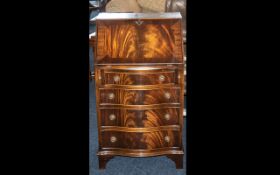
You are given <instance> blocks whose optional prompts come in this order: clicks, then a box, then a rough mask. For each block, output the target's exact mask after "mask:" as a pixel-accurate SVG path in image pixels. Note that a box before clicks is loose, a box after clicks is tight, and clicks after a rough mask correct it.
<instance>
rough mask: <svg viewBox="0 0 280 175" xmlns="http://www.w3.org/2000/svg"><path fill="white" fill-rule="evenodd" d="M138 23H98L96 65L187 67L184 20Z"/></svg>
mask: <svg viewBox="0 0 280 175" xmlns="http://www.w3.org/2000/svg"><path fill="white" fill-rule="evenodd" d="M137 22H138V21H137V20H130V21H126V22H123V21H100V22H97V30H98V35H97V55H96V56H97V58H96V64H100V63H170V62H171V63H183V59H182V56H183V55H182V38H181V22H180V20H166V21H163V22H158V21H153V20H151V21H142V24H141V26H140V25H138V24H137ZM119 43H122V44H119Z"/></svg>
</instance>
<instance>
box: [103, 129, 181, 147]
mask: <svg viewBox="0 0 280 175" xmlns="http://www.w3.org/2000/svg"><path fill="white" fill-rule="evenodd" d="M179 146H180V136H179V131H174V130H161V131H153V132H142V133H141V132H120V131H103V132H101V147H102V148H126V149H155V148H164V147H179Z"/></svg>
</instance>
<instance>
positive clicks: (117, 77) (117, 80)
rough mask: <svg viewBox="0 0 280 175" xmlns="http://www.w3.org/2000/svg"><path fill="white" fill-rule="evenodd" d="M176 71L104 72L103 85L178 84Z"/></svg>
mask: <svg viewBox="0 0 280 175" xmlns="http://www.w3.org/2000/svg"><path fill="white" fill-rule="evenodd" d="M176 75H177V73H176V72H175V71H174V70H173V71H164V72H163V71H162V72H155V73H148V72H141V73H121V72H104V76H103V77H105V78H104V81H103V84H104V85H160V84H178V80H177V79H176V78H177V76H176Z"/></svg>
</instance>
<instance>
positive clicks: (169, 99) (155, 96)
mask: <svg viewBox="0 0 280 175" xmlns="http://www.w3.org/2000/svg"><path fill="white" fill-rule="evenodd" d="M179 94H180V89H174V88H173V89H171V88H165V89H164V88H159V89H152V90H131V89H111V88H102V89H100V103H101V104H102V103H105V104H123V105H150V104H162V103H179ZM110 96H114V97H113V98H110Z"/></svg>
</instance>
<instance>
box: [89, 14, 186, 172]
mask: <svg viewBox="0 0 280 175" xmlns="http://www.w3.org/2000/svg"><path fill="white" fill-rule="evenodd" d="M181 18H182V17H181V15H180V13H179V12H178V13H177V12H173V13H100V14H99V15H98V16H97V17H96V43H95V44H96V45H95V52H94V54H95V57H94V71H95V86H96V87H95V88H96V109H97V116H98V120H97V121H98V137H99V138H98V141H99V150H98V153H97V155H98V158H99V168H100V169H104V168H105V166H106V163H107V161H109V160H110V159H111V158H113V157H114V156H130V157H148V156H159V155H165V156H167V157H169V158H170V159H172V160H173V161H174V162H175V164H176V168H183V155H184V152H183V145H182V129H183V128H182V127H183V108H184V104H183V103H184V61H183V41H182V27H181V25H182V24H181Z"/></svg>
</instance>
